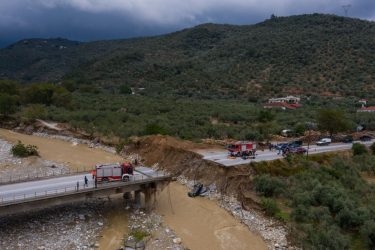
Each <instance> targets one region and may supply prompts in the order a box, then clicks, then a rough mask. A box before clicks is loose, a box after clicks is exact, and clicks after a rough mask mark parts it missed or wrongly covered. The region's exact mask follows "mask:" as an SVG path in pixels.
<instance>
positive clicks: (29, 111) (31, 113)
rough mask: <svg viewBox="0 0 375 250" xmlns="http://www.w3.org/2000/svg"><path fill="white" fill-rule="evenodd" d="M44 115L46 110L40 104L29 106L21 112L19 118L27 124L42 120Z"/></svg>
mask: <svg viewBox="0 0 375 250" xmlns="http://www.w3.org/2000/svg"><path fill="white" fill-rule="evenodd" d="M46 115H47V112H46V109H45V107H44V105H41V104H31V105H29V106H27V107H25V108H23V109H22V111H21V118H22V119H23V120H25V121H27V122H31V121H34V120H35V119H44V118H45V117H46Z"/></svg>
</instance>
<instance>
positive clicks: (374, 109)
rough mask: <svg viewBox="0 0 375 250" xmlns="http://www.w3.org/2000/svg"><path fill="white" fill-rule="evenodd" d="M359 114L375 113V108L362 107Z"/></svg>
mask: <svg viewBox="0 0 375 250" xmlns="http://www.w3.org/2000/svg"><path fill="white" fill-rule="evenodd" d="M357 112H361V113H362V112H363V113H365V112H368V113H374V112H375V106H370V107H362V108H360V109H358V110H357Z"/></svg>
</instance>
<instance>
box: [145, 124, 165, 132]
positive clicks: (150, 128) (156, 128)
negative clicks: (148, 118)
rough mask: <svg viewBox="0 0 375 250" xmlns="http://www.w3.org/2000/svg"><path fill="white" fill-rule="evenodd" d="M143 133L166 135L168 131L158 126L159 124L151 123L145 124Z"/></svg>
mask: <svg viewBox="0 0 375 250" xmlns="http://www.w3.org/2000/svg"><path fill="white" fill-rule="evenodd" d="M144 134H145V135H157V134H160V135H166V134H168V132H167V130H166V129H165V128H164V127H162V126H160V125H159V124H155V123H153V124H148V125H146V127H145V130H144Z"/></svg>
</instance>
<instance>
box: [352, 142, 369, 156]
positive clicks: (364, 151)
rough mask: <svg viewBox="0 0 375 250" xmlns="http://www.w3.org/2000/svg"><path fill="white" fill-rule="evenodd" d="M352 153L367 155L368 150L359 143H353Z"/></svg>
mask: <svg viewBox="0 0 375 250" xmlns="http://www.w3.org/2000/svg"><path fill="white" fill-rule="evenodd" d="M352 152H353V155H363V154H368V150H367V148H366V146H365V145H363V144H361V143H353V146H352Z"/></svg>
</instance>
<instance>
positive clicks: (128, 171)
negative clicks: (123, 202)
mask: <svg viewBox="0 0 375 250" xmlns="http://www.w3.org/2000/svg"><path fill="white" fill-rule="evenodd" d="M133 172H134V168H133V165H132V164H131V163H127V162H124V163H123V164H120V163H110V164H99V165H96V166H95V170H94V171H93V173H92V174H93V177H94V178H96V181H97V182H110V181H129V180H131V178H132V177H133Z"/></svg>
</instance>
